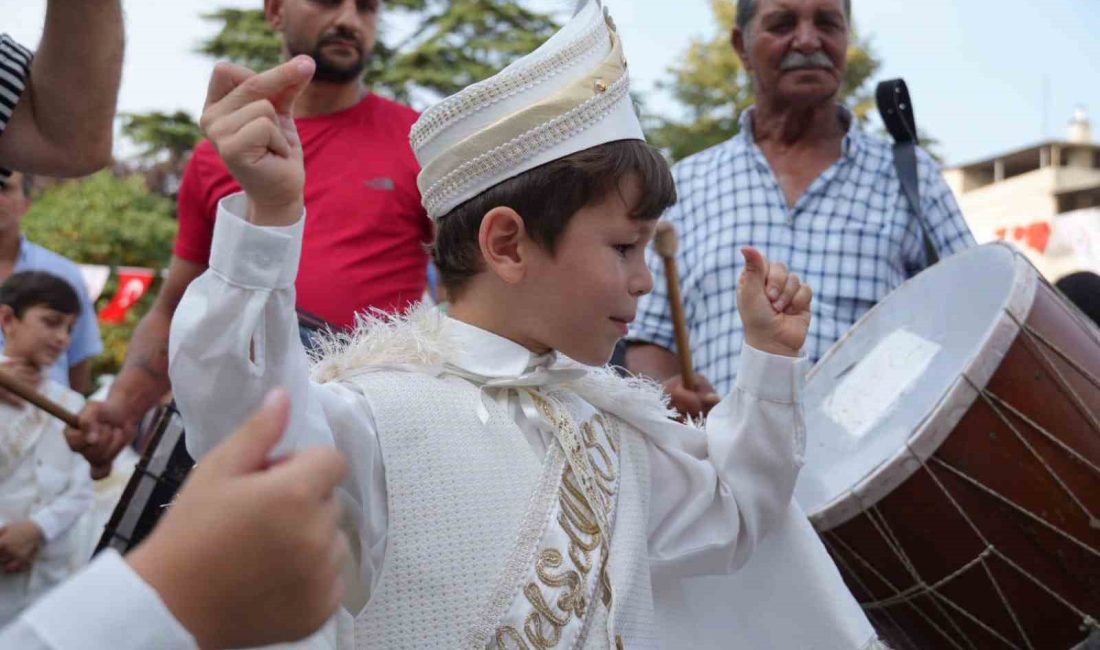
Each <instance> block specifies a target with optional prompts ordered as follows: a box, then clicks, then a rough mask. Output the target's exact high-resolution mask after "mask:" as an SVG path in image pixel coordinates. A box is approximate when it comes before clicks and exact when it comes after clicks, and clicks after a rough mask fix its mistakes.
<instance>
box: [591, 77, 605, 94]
mask: <svg viewBox="0 0 1100 650" xmlns="http://www.w3.org/2000/svg"><path fill="white" fill-rule="evenodd" d="M592 87H593V88H594V89H595V90H596V92H597V93H598V94H601V95H602V94H603V93H605V92H607V82H606V81H604V80H603V79H597V80H595V81H593V82H592Z"/></svg>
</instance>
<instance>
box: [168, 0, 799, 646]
mask: <svg viewBox="0 0 1100 650" xmlns="http://www.w3.org/2000/svg"><path fill="white" fill-rule="evenodd" d="M312 71H313V63H312V62H311V61H310V60H309V59H307V58H303V57H299V58H295V59H293V60H291V61H289V62H288V63H286V64H284V65H283V66H280V67H278V68H275V69H273V70H270V71H268V72H266V73H263V74H260V75H252V74H251V73H249V72H248V71H245V70H243V69H240V68H236V67H232V66H220V67H219V68H218V69H216V70H215V74H214V78H213V79H212V81H211V85H210V91H209V95H208V99H207V106H206V109H205V111H204V114H203V118H202V125H203V128H204V129H205V131H206V133H207V136H208V137H209V138H210V139H211V140H212V141H213V143H214V145H215V146H216V147H217V148H218V151H219V153H220V154H221V156H222V158H223V159H224V160H225V161H226V163H227V165H228V166H229V168H230V170H231V171H232V172H233V174H234V176H235V177H236V178H237V180H238V181H239V182H240V183H241V185H242V187H243V188H244V190H245V192H244V194H239V195H235V196H231V197H228V198H227V199H225V200H224V201H223V202H222V203H221V205H220V207H219V213H218V217H217V223H216V227H215V233H214V243H213V253H212V256H211V263H210V269H209V270H208V271H207V272H206V273H205V274H203V276H202V277H200V278H199V279H198V280H196V281H195V282H194V283H192V285H191V286H190V288H189V289H188V291H187V294H186V295H185V297H184V299H183V301H182V303H181V304H180V308H179V309H178V310H177V312H176V317H175V319H174V321H173V324H172V334H171V342H170V356H171V364H170V368H171V375H172V385H173V388H174V391H175V395H176V399H177V403H178V405H179V407H180V410H181V412H182V414H183V416H184V420H185V422H186V425H187V434H188V445H189V447H190V449H191V451H192V453H193V454H195V455H196V457H198V458H200V465H201V457H202V455H203V454H204V453H206V452H207V451H208V450H209V449H210V448H211V447H212V446H213V445H214V444H216V442H217V441H218V439H219V437H220V435H221V434H222V432H223V431H224V430H225V428H226V427H228V426H232V425H233V424H234V423H235V422H237V421H240V420H241V419H243V418H244V416H245V415H246V414H247V413H248V412H249V410H251V409H252V408H253V407H254V406H255V405H256V404H257V403H258V402H259V401H260V399H261V398H262V396H263V394H264V393H265V392H266V391H268V390H269V389H270V388H272V387H274V386H285V387H286V388H287V389H288V391H289V392H290V394H291V396H292V399H293V409H292V424H291V426H290V434H288V436H289V438H288V440H287V443H288V445H289V446H291V447H306V446H312V445H329V446H335V447H337V448H338V449H340V450H341V451H342V452H343V453H344V454H345V456H346V457H347V460H348V462H349V466H350V467H349V473H348V478H347V479H346V480H345V481H344V483H343V485H342V491H343V492H344V493H345V494H344V496H345V498H346V501H347V502H348V504H349V508H348V510H349V513H350V515H351V518H352V519H353V520H354V521H353V524H352V528H353V530H352V531H351V539H352V546H353V552H354V555H355V556H356V558H357V565H356V570H357V571H356V577H357V580H358V581H359V582H360V583H361V585H360V586H361V587H362V589H363V591H364V592H365V595H366V598H365V599H360V601H359V602H349V601H345V604H346V605H347V606H348V608H349V610H350V612H346V613H345V614H344V615H343V616H342V617H341V618H340V620H339V621H338V626H337V630H336V636H337V637H338V645H339V646H340V647H342V648H343V647H346V648H350V647H357V648H363V647H394V648H444V647H448V648H449V647H456V646H463V647H474V648H486V647H492V648H550V647H561V648H568V647H583V648H622V647H626V648H651V647H657V645H658V641H657V634H656V631H655V630H654V627H653V619H654V611H653V597H652V592H651V582H650V575H651V567H653V568H659V569H660V570H662V571H664V572H671V573H673V574H676V575H700V574H714V573H718V574H721V573H728V572H731V571H733V570H735V569H736V568H737V567H738V566H740V565H741V564H742V563H744V562H745V560H746V559H747V558H748V557H749V555H750V554H751V553H752V551H753V549H754V547H755V546H756V545H757V544H758V543H764V544H766V543H767V540H766V534H767V533H768V532H769V529H770V528H772V527H774V524H775V523H776V522H777V521H779V520H780V519H781V518H782V517H784V516H785V513H787V511H788V505H789V503H790V500H791V495H792V491H793V487H794V482H795V479H796V477H797V474H798V468H799V466H800V463H801V458H802V451H803V449H802V447H803V437H804V433H803V432H804V423H803V419H802V410H801V405H800V391H801V385H802V382H803V376H804V374H805V362H804V361H803V360H802V359H801V358H800V353H799V350H800V348H801V346H802V343H803V341H804V338H805V334H806V329H807V326H808V323H809V310H808V308H809V304H810V300H811V296H810V290H809V288H808V287H805V286H803V285H801V283H800V282H799V281H798V279H797V277H794V276H790V275H788V274H787V273H786V270H785V268H784V267H782V265H778V264H768V263H767V261H766V260H764V259H763V257H762V256H761V255H760V254H759V253H758V252H756V251H755V250H752V249H745V250H744V251H743V255H744V256H745V258H746V261H747V264H748V267H747V268H748V270H747V271H746V273H745V274H744V275H743V276H742V278H741V285H740V291H739V296H738V302H739V306H740V312H741V314H742V318H743V319H744V321H745V326H746V337H745V339H746V342H747V345H746V349H745V352H744V355H743V357H742V369H741V372H740V373H739V380H738V384H737V386H736V387H735V388H734V390H732V391H731V392H730V394H729V395H728V396H726V399H725V400H724V401H723V402H722V404H720V405H719V406H718V407H717V408H716V409H715V410H714V411H713V412H712V413H711V415H710V418H709V420H708V422H707V427H706V431H703V430H700V429H698V428H694V427H691V426H687V425H684V424H680V423H677V422H675V421H673V420H672V419H670V418H669V415H670V413H669V411H668V410H667V408H666V406H665V405H664V403H663V402H662V398H661V391H660V388H659V387H658V386H655V385H650V384H646V383H643V382H640V381H636V380H624V379H620V378H619V377H617V376H616V375H615V374H614V373H613V372H611V371H610V370H607V369H606V368H603V367H601V366H603V364H605V363H606V361H607V359H608V358H609V357H610V355H611V352H612V348H613V346H614V344H615V342H616V341H617V340H618V339H619V338H620V337H621V336H623V335H624V334H625V333H626V330H627V324H628V323H629V322H630V320H631V319H632V318H633V316H634V312H635V308H636V303H637V299H638V298H639V297H640V296H641V295H643V294H644V293H646V292H648V291H649V290H650V289H651V287H652V277H651V276H650V274H649V271H648V269H647V267H646V264H645V260H644V253H645V248H646V244H647V242H648V241H649V240H650V239H651V237H652V235H653V232H654V229H655V226H656V219H657V217H658V216H659V215H660V214H661V212H663V210H664V209H665V208H666V207H667V206H668V205H669V204H671V203H672V202H673V201H674V200H675V190H674V188H673V185H672V179H671V175H670V174H669V171H668V167H667V165H666V163H665V161H664V160H663V158H662V157H661V156H660V154H659V153H658V152H656V151H655V150H654V149H652V148H650V147H649V146H648V145H646V144H645V142H644V137H643V135H642V130H641V127H640V124H639V122H638V118H637V116H636V114H635V112H634V110H633V106H632V104H631V99H630V94H629V82H628V77H627V73H626V60H625V58H624V56H623V54H622V46H621V43H620V41H619V37H618V34H617V33H616V31H615V27H614V23H613V22H612V21H611V19H610V17H609V16H607V15H606V12H605V11H604V10H603V8H602V6H600V3H598V2H595V1H590V2H588V3H586V4H585V5H584V6H583V7H582V8H581V10H580V11H579V12H578V13H577V15H576V16H574V18H573V20H571V21H570V22H569V24H568V25H566V27H564V28H563V29H562V30H561V32H559V33H558V34H557V35H555V36H554V37H553V38H551V39H550V41H549V42H547V43H546V44H545V45H544V46H543V47H542V48H539V50H537V51H536V52H534V53H533V54H531V55H530V56H528V57H526V58H525V59H523V60H521V61H519V62H517V63H516V64H514V65H512V66H510V67H508V68H507V69H505V70H504V71H502V72H501V73H500V74H499V75H497V76H495V77H493V78H491V79H489V80H486V81H484V82H481V83H479V84H475V85H474V86H472V87H470V88H467V89H466V90H464V91H463V92H461V93H459V94H458V95H456V96H454V97H452V98H449V99H447V100H445V101H443V102H442V103H441V104H439V105H438V106H436V107H434V108H433V109H431V110H429V111H427V112H425V113H424V115H423V116H422V118H421V120H420V122H419V123H418V124H417V126H416V127H415V128H414V130H413V133H412V136H411V137H412V142H413V146H414V149H415V150H416V153H417V156H418V158H419V160H420V162H421V164H422V167H423V172H422V174H421V177H420V187H421V192H422V199H423V202H424V204H425V206H426V208H427V210H428V213H429V215H430V216H431V217H432V218H433V219H435V220H436V222H437V227H438V237H437V242H436V245H435V251H434V255H435V260H436V263H437V265H438V266H439V268H440V271H441V276H442V279H443V282H444V283H445V284H446V286H447V289H448V293H449V295H450V297H451V309H450V312H449V316H444V315H443V314H441V313H439V312H438V311H436V310H433V309H431V308H428V307H424V306H415V307H412V308H411V309H410V310H409V312H408V313H407V314H405V315H403V316H397V317H392V318H382V317H374V318H364V319H363V321H362V324H361V327H360V329H359V331H357V332H355V333H354V334H348V335H344V336H341V337H337V338H335V339H334V340H333V341H331V342H330V343H329V345H328V346H327V349H326V350H325V351H324V354H323V359H322V360H319V361H318V362H317V363H316V364H314V365H313V367H312V368H311V367H310V362H309V360H308V359H307V357H306V354H305V352H304V351H303V349H302V347H301V345H300V343H299V339H298V336H297V329H296V324H295V317H294V278H295V275H296V273H297V266H298V251H299V249H300V244H301V238H302V232H303V229H304V228H305V227H308V225H307V224H308V221H307V220H308V218H309V216H308V215H304V216H303V208H302V185H303V175H304V172H303V166H302V155H303V154H302V151H301V147H300V144H299V141H298V139H297V135H296V133H295V131H294V126H293V122H292V120H291V119H290V116H291V115H292V112H293V101H294V98H295V96H296V95H297V94H298V93H299V92H300V90H301V89H302V88H303V87H304V86H305V84H306V83H307V82H308V80H309V78H310V75H311V74H312ZM772 288H774V289H776V290H777V292H778V294H779V295H777V296H776V299H775V300H772V299H771V298H769V297H768V290H769V289H772ZM333 290H334V291H338V290H340V289H339V278H333ZM779 301H783V302H782V304H784V305H786V307H785V308H783V309H782V310H781V311H777V310H776V309H775V307H774V305H775V304H778V302H779ZM292 560H293V558H288V561H292ZM364 601H365V605H364Z"/></svg>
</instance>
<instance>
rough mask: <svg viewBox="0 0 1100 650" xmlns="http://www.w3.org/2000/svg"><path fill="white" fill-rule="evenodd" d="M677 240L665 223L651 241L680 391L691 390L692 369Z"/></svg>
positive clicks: (693, 388)
mask: <svg viewBox="0 0 1100 650" xmlns="http://www.w3.org/2000/svg"><path fill="white" fill-rule="evenodd" d="M679 247H680V241H679V239H678V238H677V237H676V227H675V226H673V225H672V224H671V223H668V222H667V221H661V222H658V224H657V234H656V236H655V237H654V238H653V248H654V249H656V251H657V254H658V255H660V256H661V260H662V261H664V264H665V278H666V279H667V281H668V308H669V311H670V312H672V331H673V333H674V334H675V335H676V356H678V357H679V358H680V376H681V377H682V378H683V382H684V388H686V389H688V390H691V391H693V390H695V387H696V382H695V368H694V366H693V365H692V363H691V346H690V344H689V342H688V328H687V318H686V317H685V316H684V299H683V296H682V295H681V294H680V272H679V271H678V270H677V268H676V250H677V249H678V248H679Z"/></svg>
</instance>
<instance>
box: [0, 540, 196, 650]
mask: <svg viewBox="0 0 1100 650" xmlns="http://www.w3.org/2000/svg"><path fill="white" fill-rule="evenodd" d="M107 594H109V595H110V597H109V598H108V597H105V595H107ZM195 647H196V644H195V639H194V638H193V637H192V636H191V634H190V633H189V632H188V631H187V630H186V629H185V628H184V627H183V626H182V625H181V624H180V623H179V621H177V620H176V619H175V617H173V616H172V613H171V612H170V611H169V610H168V608H167V607H166V606H165V605H164V603H163V601H161V599H160V596H159V595H158V594H157V592H156V591H154V590H153V588H152V587H150V586H149V585H148V584H146V583H145V582H144V581H143V580H142V579H141V578H140V577H139V576H138V575H137V574H136V573H134V571H133V569H131V568H130V565H128V564H126V562H124V561H123V559H122V557H121V556H119V554H118V553H117V552H115V551H111V550H108V551H104V552H103V553H101V554H100V555H99V556H98V557H96V559H95V560H93V561H92V563H91V564H89V565H88V566H87V567H86V568H85V569H84V570H82V571H81V572H80V573H78V574H76V575H75V576H73V578H72V579H70V580H68V581H67V582H65V583H63V584H61V585H59V586H58V587H57V588H56V589H54V590H53V591H51V592H49V593H48V594H46V595H45V596H43V597H42V598H41V599H40V600H38V602H36V603H35V604H34V605H32V606H31V607H30V608H29V609H27V610H26V611H24V612H23V613H22V614H21V615H20V616H19V618H17V619H16V620H15V621H13V622H12V623H11V624H10V625H8V626H7V627H6V628H4V629H3V630H0V648H20V649H26V650H108V649H109V650H147V649H148V648H157V649H158V650H177V649H179V650H184V649H186V650H191V649H192V648H195Z"/></svg>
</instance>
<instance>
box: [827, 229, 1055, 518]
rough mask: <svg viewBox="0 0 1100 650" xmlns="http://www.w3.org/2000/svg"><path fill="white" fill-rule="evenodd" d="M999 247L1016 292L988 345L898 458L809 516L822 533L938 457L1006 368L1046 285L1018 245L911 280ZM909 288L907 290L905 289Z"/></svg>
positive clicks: (845, 338)
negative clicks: (1008, 356) (1009, 263)
mask: <svg viewBox="0 0 1100 650" xmlns="http://www.w3.org/2000/svg"><path fill="white" fill-rule="evenodd" d="M994 247H1000V248H1004V249H1006V250H1007V251H1009V252H1010V253H1011V254H1012V256H1013V266H1012V268H1013V281H1012V289H1011V292H1010V294H1009V296H1008V299H1007V301H1006V304H1005V305H1004V307H1003V309H1002V310H1001V313H1000V314H999V315H998V317H997V318H996V320H995V321H994V322H993V323H992V324H991V325H990V327H989V329H988V330H987V333H986V336H985V337H984V338H983V340H982V344H981V345H979V346H977V347H976V348H975V350H974V351H973V353H972V354H971V356H970V358H969V359H967V361H966V363H965V364H964V367H963V371H962V372H961V373H960V374H959V375H958V377H956V379H955V380H954V382H952V383H951V384H950V385H949V386H948V387H947V389H946V390H944V391H943V393H942V394H941V395H940V397H939V399H938V400H937V401H936V404H935V406H934V407H933V408H932V409H931V410H930V411H929V412H928V413H927V414H926V415H925V416H924V417H923V419H922V420H921V421H920V423H919V424H918V425H917V426H916V428H915V430H914V431H913V433H912V434H911V435H910V436H909V437H908V439H907V440H906V441H905V444H904V445H902V446H901V447H900V448H899V449H898V451H897V452H896V453H894V454H893V455H892V456H890V457H888V458H886V459H885V460H883V461H882V462H881V463H879V464H878V465H876V466H875V467H874V468H873V469H871V470H870V471H869V472H868V473H867V474H866V475H864V476H863V477H862V478H861V479H860V480H859V481H857V482H856V483H855V484H854V485H853V486H851V487H849V488H848V489H847V490H846V491H845V492H843V493H841V494H839V495H837V496H836V497H834V498H832V499H831V500H829V501H827V502H826V503H825V504H824V505H821V506H819V507H816V508H815V509H814V510H813V511H808V512H807V515H808V517H809V519H810V522H811V523H812V524H813V525H814V528H816V529H817V530H818V531H819V532H824V531H827V530H831V529H833V528H836V527H837V526H840V525H841V524H843V523H845V522H847V521H849V520H850V519H852V518H854V517H856V516H858V515H860V514H861V513H863V512H864V511H866V510H868V509H869V508H871V507H873V506H874V505H875V504H877V503H878V502H879V501H881V500H882V499H883V498H885V497H886V496H887V495H889V494H890V493H891V492H893V491H894V490H896V489H897V488H898V487H899V486H901V485H902V484H903V483H904V482H905V481H906V480H908V479H909V477H910V476H912V475H913V474H914V473H915V472H916V471H917V470H918V469H920V468H921V467H922V466H923V465H924V463H925V462H926V461H927V460H928V459H929V458H930V457H931V456H932V455H933V454H935V453H936V450H938V449H939V447H940V445H942V444H943V442H944V441H945V440H947V438H948V436H950V435H951V432H952V431H953V430H954V429H955V427H956V426H957V425H958V423H959V421H960V420H961V419H962V417H963V416H964V415H965V414H966V412H967V411H968V410H969V409H970V407H971V406H972V405H973V404H974V401H975V400H976V399H977V398H978V396H979V394H980V392H981V391H982V390H983V389H984V388H985V387H986V385H987V384H988V383H989V381H990V379H991V378H992V376H993V373H994V372H996V370H997V368H998V367H999V366H1000V365H1001V363H1002V361H1003V360H1004V357H1005V355H1006V354H1008V351H1009V350H1010V349H1011V348H1012V346H1013V344H1014V343H1015V342H1016V339H1017V337H1018V335H1019V334H1020V331H1021V327H1022V325H1023V324H1024V323H1025V322H1026V321H1027V319H1028V317H1029V315H1030V313H1031V309H1032V307H1033V305H1034V303H1035V294H1036V292H1037V291H1038V290H1039V283H1040V282H1041V279H1040V277H1041V276H1040V275H1039V272H1038V271H1036V270H1035V268H1034V266H1032V264H1031V263H1030V262H1029V261H1028V260H1027V258H1026V257H1024V255H1023V254H1021V253H1020V252H1019V251H1018V250H1016V249H1015V248H1014V247H1013V246H1012V245H1010V244H1007V243H1002V242H995V243H991V244H985V245H983V246H977V247H975V248H972V249H970V250H968V251H963V252H961V253H957V254H956V255H955V256H952V257H951V258H947V259H945V260H944V261H942V262H940V263H939V264H938V265H936V266H935V267H931V268H929V269H926V270H925V271H924V272H922V273H921V274H919V275H917V276H915V277H914V278H912V279H910V280H909V282H913V281H914V280H917V278H920V277H921V276H922V275H924V274H925V273H929V272H942V269H937V267H939V266H943V265H948V266H949V265H951V264H952V260H953V259H957V258H960V257H961V256H967V255H978V254H985V253H983V252H980V251H987V250H989V249H991V248H994ZM902 286H905V285H902ZM890 306H891V300H890V298H889V296H887V298H886V299H884V300H882V301H881V302H879V303H878V304H877V305H875V307H873V308H872V309H871V310H870V311H868V312H867V313H866V314H864V316H863V317H862V318H860V319H859V321H857V322H856V324H855V325H854V326H853V327H852V328H851V329H850V330H849V331H848V332H847V333H846V334H845V335H844V336H843V337H841V339H840V340H839V341H837V343H836V344H835V345H833V347H832V348H830V349H829V351H828V352H827V353H826V354H825V356H824V357H822V359H821V361H820V362H819V363H818V365H816V366H814V369H813V370H811V371H810V373H809V375H808V376H807V381H810V380H812V379H813V377H814V375H815V371H816V369H817V368H819V367H821V366H822V365H823V364H824V363H825V362H826V361H827V360H829V359H830V358H831V357H832V356H833V355H834V354H835V353H837V351H838V350H839V349H840V348H841V347H843V345H844V344H845V343H846V342H847V341H849V340H850V339H851V338H852V337H854V336H855V335H857V333H858V332H859V330H860V326H861V325H863V324H864V322H865V321H867V320H869V319H871V318H874V315H875V314H876V313H877V312H878V311H879V310H880V309H889V308H890Z"/></svg>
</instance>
